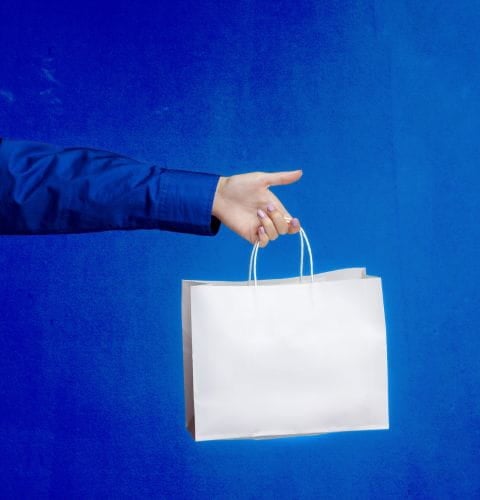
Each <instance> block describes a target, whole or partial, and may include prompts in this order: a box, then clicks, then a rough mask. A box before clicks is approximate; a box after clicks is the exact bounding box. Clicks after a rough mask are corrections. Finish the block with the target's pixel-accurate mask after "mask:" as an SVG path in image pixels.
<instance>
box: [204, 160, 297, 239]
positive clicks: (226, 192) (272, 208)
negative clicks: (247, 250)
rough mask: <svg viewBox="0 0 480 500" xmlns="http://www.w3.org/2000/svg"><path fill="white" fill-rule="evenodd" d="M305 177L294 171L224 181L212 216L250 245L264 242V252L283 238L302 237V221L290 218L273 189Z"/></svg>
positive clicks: (220, 184)
mask: <svg viewBox="0 0 480 500" xmlns="http://www.w3.org/2000/svg"><path fill="white" fill-rule="evenodd" d="M302 174H303V172H302V171H301V170H292V171H287V172H273V173H266V172H251V173H248V174H239V175H233V176H231V177H220V179H219V181H218V185H217V190H216V193H215V198H214V200H213V209H212V214H213V215H214V216H215V217H217V218H218V219H220V221H221V222H222V223H223V224H225V225H226V226H227V227H229V228H230V229H231V230H232V231H234V232H235V233H237V234H238V235H239V236H241V237H242V238H245V239H246V240H247V241H249V242H250V243H252V244H254V243H256V242H257V241H260V247H262V248H263V247H265V246H267V245H268V243H269V242H270V241H273V240H276V239H277V238H278V236H279V235H283V234H295V233H298V231H299V230H300V222H299V220H298V219H297V218H294V217H292V216H291V215H290V214H289V212H288V210H287V209H286V208H285V207H284V206H283V205H282V203H281V202H280V200H279V199H278V198H277V197H276V196H275V195H274V194H273V193H272V192H271V191H270V187H271V186H284V185H287V184H292V183H293V182H296V181H298V180H299V179H300V177H302Z"/></svg>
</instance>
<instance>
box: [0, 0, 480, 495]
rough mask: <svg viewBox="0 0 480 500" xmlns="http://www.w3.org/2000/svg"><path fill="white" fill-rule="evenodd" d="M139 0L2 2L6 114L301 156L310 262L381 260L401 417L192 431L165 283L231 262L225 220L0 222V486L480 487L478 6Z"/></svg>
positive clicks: (64, 140) (375, 490)
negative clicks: (25, 230)
mask: <svg viewBox="0 0 480 500" xmlns="http://www.w3.org/2000/svg"><path fill="white" fill-rule="evenodd" d="M136 3H137V5H134V4H133V3H132V2H130V1H128V2H127V1H125V0H121V1H117V2H115V3H107V2H102V1H95V2H87V1H84V2H80V3H79V4H78V5H77V4H72V3H71V2H63V1H60V0H58V1H56V2H53V1H48V2H33V1H27V0H15V1H14V0H2V2H1V3H0V43H1V47H2V53H1V56H0V135H3V136H10V137H17V138H25V139H34V140H40V141H45V142H53V143H59V144H65V145H86V146H93V147H100V148H105V149H110V150H114V151H118V152H121V153H125V154H129V155H132V156H134V157H136V158H139V159H146V160H147V159H148V160H150V161H153V162H157V163H159V164H162V165H167V166H170V167H175V168H185V169H198V170H204V171H217V172H220V173H223V174H224V175H229V174H232V173H236V172H247V171H251V170H272V171H273V170H279V169H290V168H292V169H293V168H303V170H304V178H303V179H302V181H301V182H300V183H299V184H297V185H295V186H291V187H288V188H280V189H278V190H277V191H276V192H277V194H278V195H279V196H280V197H281V199H282V200H283V201H284V203H285V205H286V206H288V207H289V208H290V210H291V211H292V212H293V213H294V214H295V215H297V216H299V217H300V219H301V220H302V223H303V225H304V227H305V229H306V230H307V232H308V234H309V236H310V238H311V240H312V243H313V246H314V250H315V263H316V267H317V269H318V270H328V269H332V268H336V267H347V266H357V265H366V266H367V267H368V268H369V270H370V272H371V273H373V274H379V275H381V276H382V277H383V280H384V294H385V305H386V313H387V323H388V348H389V374H390V396H391V397H390V402H391V430H390V431H387V432H363V433H344V434H334V435H327V436H318V437H308V438H296V439H282V440H273V441H259V442H251V441H236V442H210V443H200V444H195V443H193V442H192V441H191V439H190V437H189V436H188V434H187V433H186V431H185V430H184V428H183V381H182V348H181V324H180V280H181V279H182V278H198V279H244V277H245V273H246V270H247V265H248V257H249V250H250V247H249V245H248V243H246V242H244V241H242V240H240V239H239V238H238V237H237V236H235V235H234V234H233V233H231V232H229V231H228V230H226V229H225V228H223V229H222V230H221V232H220V234H219V235H218V236H217V237H215V238H201V237H196V236H190V235H177V234H174V233H167V232H163V233H161V232H148V231H139V232H133V233H132V232H129V233H120V232H119V233H101V234H94V235H88V234H87V235H81V236H80V235H68V236H53V237H2V238H0V277H1V278H0V491H1V493H2V495H1V496H2V497H5V496H6V497H8V496H14V497H22V496H23V497H24V498H26V497H30V498H32V497H39V496H40V497H41V496H48V495H50V496H53V497H57V496H63V497H69V498H75V497H79V498H86V497H87V498H88V497H90V498H91V497H100V496H109V497H118V496H139V497H168V498H172V497H178V498H181V497H188V498H212V497H213V498H245V497H247V498H258V497H263V498H302V497H303V498H313V497H317V498H331V497H335V498H367V497H368V498H385V497H387V496H392V497H396V498H405V497H407V496H409V497H412V498H417V497H420V498H421V497H423V498H467V497H474V496H475V495H476V496H477V498H478V496H479V495H480V474H479V470H480V458H479V449H480V403H479V401H480V389H479V388H480V380H479V379H480V375H479V371H480V369H479V364H480V363H479V358H480V335H479V333H480V331H479V330H480V328H479V326H480V325H479V319H478V314H479V310H478V309H479V307H478V304H479V295H480V294H479V287H478V283H479V277H480V276H479V270H478V266H479V242H480V234H479V223H478V219H479V212H480V210H479V201H478V200H479V197H478V192H479V186H480V175H479V173H478V172H479V170H478V159H479V153H480V141H479V126H480V120H479V116H480V38H479V36H478V26H479V23H480V9H479V8H478V5H477V3H476V2H474V1H464V2H461V7H458V6H456V4H455V2H450V1H446V0H442V1H437V2H415V1H410V0H409V1H407V0H403V1H396V2H395V1H374V0H365V1H363V2H361V1H356V2H355V1H333V0H326V1H307V0H296V1H290V2H286V1H275V2H255V1H253V0H250V1H243V2H242V1H238V2H215V1H209V2H193V1H192V2H186V1H175V2H173V1H172V2H159V1H157V2H147V1H142V2H136ZM287 257H288V258H287ZM297 259H298V241H297V240H296V238H290V237H288V238H287V237H285V238H282V240H280V241H278V242H276V243H275V244H274V245H271V246H269V248H268V249H267V250H265V253H263V252H262V255H261V261H260V266H261V269H260V273H261V274H262V275H263V276H265V277H266V276H272V277H279V276H290V275H293V274H294V273H295V271H296V269H297ZM67 493H68V494H67Z"/></svg>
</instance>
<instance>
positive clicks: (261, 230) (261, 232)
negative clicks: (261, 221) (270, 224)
mask: <svg viewBox="0 0 480 500" xmlns="http://www.w3.org/2000/svg"><path fill="white" fill-rule="evenodd" d="M258 232H259V233H260V234H265V228H264V227H263V226H260V229H259V230H258Z"/></svg>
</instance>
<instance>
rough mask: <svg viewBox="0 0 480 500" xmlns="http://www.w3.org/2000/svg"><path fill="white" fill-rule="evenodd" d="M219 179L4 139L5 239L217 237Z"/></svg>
mask: <svg viewBox="0 0 480 500" xmlns="http://www.w3.org/2000/svg"><path fill="white" fill-rule="evenodd" d="M219 177H220V176H219V175H218V174H211V173H202V172H191V171H184V170H174V169H167V168H164V167H159V166H156V165H153V164H148V163H142V162H139V161H136V160H133V159H131V158H128V157H125V156H121V155H118V154H116V153H111V152H108V151H102V150H97V149H91V148H64V147H59V146H53V145H50V144H43V143H38V142H31V141H14V140H8V139H3V140H2V139H0V234H53V233H82V232H90V231H107V230H112V229H120V230H128V229H164V230H168V231H177V232H184V233H192V234H199V235H210V236H213V235H215V234H217V233H218V230H219V228H220V221H219V220H218V219H217V218H216V217H214V216H213V215H212V205H213V199H214V196H215V192H216V188H217V184H218V179H219Z"/></svg>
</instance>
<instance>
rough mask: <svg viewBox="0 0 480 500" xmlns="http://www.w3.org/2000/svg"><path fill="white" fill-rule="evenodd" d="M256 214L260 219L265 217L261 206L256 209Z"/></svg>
mask: <svg viewBox="0 0 480 500" xmlns="http://www.w3.org/2000/svg"><path fill="white" fill-rule="evenodd" d="M257 215H258V216H259V217H260V219H265V217H266V216H267V214H266V213H265V212H264V211H263V210H262V209H261V208H259V209H258V210H257Z"/></svg>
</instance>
